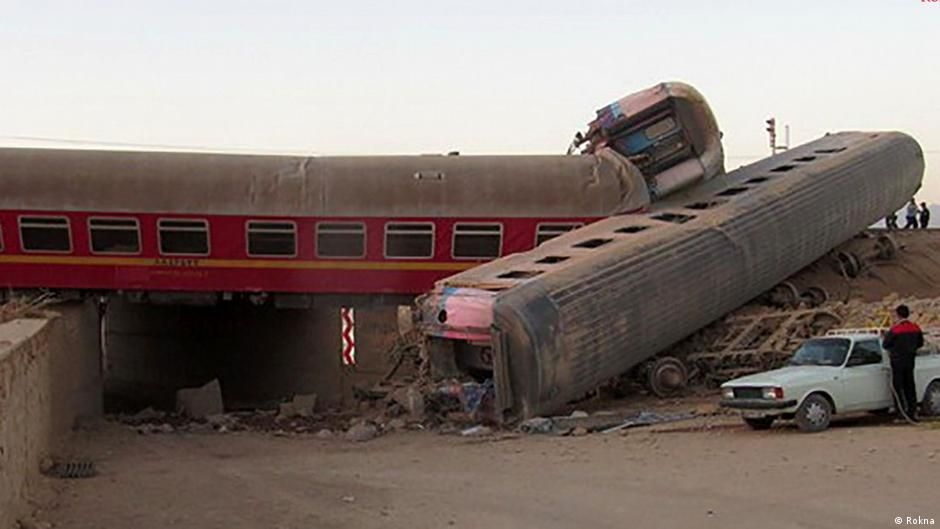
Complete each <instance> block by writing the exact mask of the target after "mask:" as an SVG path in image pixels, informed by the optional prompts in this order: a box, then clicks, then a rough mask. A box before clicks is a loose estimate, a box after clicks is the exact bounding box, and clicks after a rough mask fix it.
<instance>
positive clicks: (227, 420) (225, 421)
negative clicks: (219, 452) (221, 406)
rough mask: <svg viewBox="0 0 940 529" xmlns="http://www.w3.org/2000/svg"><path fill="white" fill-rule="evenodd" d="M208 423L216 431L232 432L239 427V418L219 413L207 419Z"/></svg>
mask: <svg viewBox="0 0 940 529" xmlns="http://www.w3.org/2000/svg"><path fill="white" fill-rule="evenodd" d="M206 423H208V424H209V425H210V426H212V427H214V428H216V429H222V428H227V429H229V430H231V429H233V428H235V427H236V426H237V425H238V418H237V417H235V416H234V415H230V414H227V413H219V414H216V415H209V416H208V417H206Z"/></svg>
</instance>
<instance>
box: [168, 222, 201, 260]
mask: <svg viewBox="0 0 940 529" xmlns="http://www.w3.org/2000/svg"><path fill="white" fill-rule="evenodd" d="M157 231H158V232H159V234H160V253H162V254H166V255H209V223H208V222H206V221H205V220H202V219H160V220H159V221H158V222H157Z"/></svg>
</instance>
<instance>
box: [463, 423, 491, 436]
mask: <svg viewBox="0 0 940 529" xmlns="http://www.w3.org/2000/svg"><path fill="white" fill-rule="evenodd" d="M491 433H493V429H492V428H490V427H489V426H483V425H477V426H472V427H470V428H467V429H466V430H461V432H460V435H462V436H464V437H480V436H484V435H490V434H491Z"/></svg>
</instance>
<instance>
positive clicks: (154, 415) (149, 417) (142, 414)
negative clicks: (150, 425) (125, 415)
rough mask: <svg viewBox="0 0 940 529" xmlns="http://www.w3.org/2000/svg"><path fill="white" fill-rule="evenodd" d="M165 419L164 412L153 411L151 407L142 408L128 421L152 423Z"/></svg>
mask: <svg viewBox="0 0 940 529" xmlns="http://www.w3.org/2000/svg"><path fill="white" fill-rule="evenodd" d="M164 417H166V412H162V411H158V410H155V409H153V408H151V407H147V408H144V409H142V410H140V411H139V412H137V413H135V414H134V415H131V416H130V417H129V419H131V420H133V421H154V420H157V419H162V418H164Z"/></svg>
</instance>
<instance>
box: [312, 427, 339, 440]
mask: <svg viewBox="0 0 940 529" xmlns="http://www.w3.org/2000/svg"><path fill="white" fill-rule="evenodd" d="M314 437H316V438H317V439H323V440H329V439H335V438H336V436H335V435H334V434H333V430H330V429H329V428H323V429H321V430H319V431H318V432H317V433H316V434H314Z"/></svg>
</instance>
